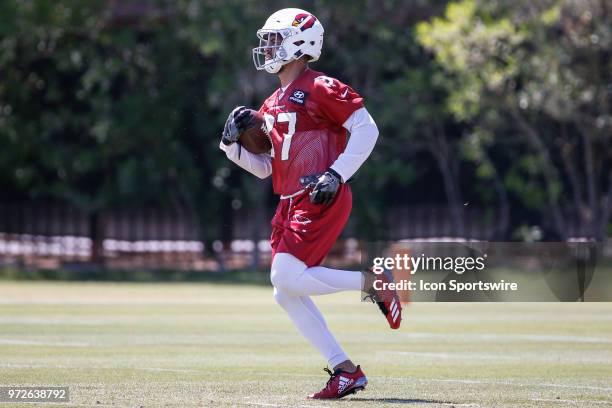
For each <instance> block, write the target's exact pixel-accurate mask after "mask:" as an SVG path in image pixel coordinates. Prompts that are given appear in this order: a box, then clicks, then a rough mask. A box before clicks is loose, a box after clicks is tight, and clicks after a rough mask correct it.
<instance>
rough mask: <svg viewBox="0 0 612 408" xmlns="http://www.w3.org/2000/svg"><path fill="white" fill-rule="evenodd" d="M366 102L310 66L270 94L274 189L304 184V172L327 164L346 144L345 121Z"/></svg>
mask: <svg viewBox="0 0 612 408" xmlns="http://www.w3.org/2000/svg"><path fill="white" fill-rule="evenodd" d="M362 107H363V98H362V97H361V96H359V94H357V93H356V92H355V91H354V90H353V89H351V87H349V86H348V85H345V84H343V83H342V82H340V81H338V80H337V79H335V78H330V77H328V76H325V75H324V74H323V73H321V72H317V71H313V70H311V69H309V68H306V69H305V70H304V71H303V72H302V73H301V74H300V75H299V76H298V77H297V78H296V79H295V80H294V81H293V82H292V83H291V84H290V85H289V86H288V87H287V89H286V90H285V92H284V93H281V89H278V90H277V91H276V92H274V93H273V94H272V95H270V96H269V97H268V99H266V101H265V102H264V103H263V105H262V106H261V108H260V109H259V112H260V113H261V114H262V115H264V118H265V121H266V127H267V129H268V133H269V135H270V138H271V139H272V151H271V154H272V183H273V186H274V192H275V193H276V194H281V195H290V194H293V193H295V192H296V191H299V190H301V189H302V188H303V187H302V186H301V185H300V181H299V180H300V177H301V176H306V175H309V174H314V173H321V172H324V171H325V170H327V169H328V168H329V166H331V165H332V164H333V163H334V161H336V159H337V158H338V156H339V155H340V153H342V152H343V151H344V148H345V147H346V136H347V131H346V129H344V128H343V127H342V125H343V124H344V122H346V120H347V119H348V118H349V116H351V114H352V113H353V112H355V111H356V110H357V109H359V108H362Z"/></svg>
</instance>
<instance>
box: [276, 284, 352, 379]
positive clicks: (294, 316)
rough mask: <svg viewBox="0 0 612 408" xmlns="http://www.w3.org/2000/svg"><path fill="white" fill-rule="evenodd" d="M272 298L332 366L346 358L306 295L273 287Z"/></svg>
mask: <svg viewBox="0 0 612 408" xmlns="http://www.w3.org/2000/svg"><path fill="white" fill-rule="evenodd" d="M274 299H275V300H276V302H277V303H278V304H279V305H280V306H281V307H282V308H283V309H285V311H286V312H287V314H288V315H289V317H290V318H291V320H292V321H293V324H294V325H295V326H296V327H297V328H298V330H299V331H300V332H301V333H302V336H304V337H305V338H306V340H308V341H309V342H310V344H312V345H313V346H314V347H316V348H317V349H318V350H319V352H320V353H321V354H322V355H323V357H325V359H326V360H327V361H328V363H329V365H330V366H331V367H332V368H333V367H335V366H337V365H338V364H340V363H342V362H343V361H346V360H348V357H347V355H346V353H345V352H344V350H342V347H340V344H338V341H337V340H336V338H335V337H334V335H333V334H332V333H331V332H330V331H329V329H328V327H327V323H325V319H324V318H323V316H322V315H321V312H319V309H318V308H317V306H316V305H315V304H314V303H313V302H312V300H311V299H310V298H309V297H308V296H294V295H291V294H288V293H284V292H281V291H279V290H278V288H274Z"/></svg>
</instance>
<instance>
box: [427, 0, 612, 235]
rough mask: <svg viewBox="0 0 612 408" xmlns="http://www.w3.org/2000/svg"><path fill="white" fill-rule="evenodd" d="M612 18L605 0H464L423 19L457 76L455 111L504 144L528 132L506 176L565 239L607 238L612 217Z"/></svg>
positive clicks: (432, 46) (440, 58) (437, 51)
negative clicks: (503, 0) (502, 0)
mask: <svg viewBox="0 0 612 408" xmlns="http://www.w3.org/2000/svg"><path fill="white" fill-rule="evenodd" d="M611 23H612V21H611V17H610V12H609V10H608V9H607V6H606V2H605V1H597V0H567V1H561V0H558V1H544V2H538V3H537V4H533V3H530V2H515V3H512V4H510V3H497V2H480V1H475V0H465V1H461V2H457V3H452V4H450V5H449V6H448V8H447V10H446V13H445V15H444V17H442V18H435V19H433V21H431V22H429V23H421V24H420V25H419V27H418V35H419V39H420V41H421V42H422V44H423V45H424V46H425V47H427V48H428V49H429V50H431V51H432V52H433V54H434V55H435V58H436V61H437V62H438V63H439V64H440V65H441V66H443V67H444V68H445V70H446V71H447V72H448V74H449V75H450V76H452V77H453V78H454V79H455V80H454V81H453V86H452V88H449V92H450V96H449V99H448V105H449V109H450V110H451V112H453V114H454V115H455V117H457V118H458V119H461V120H467V121H471V122H473V123H474V124H475V125H476V127H477V129H479V132H478V134H481V135H484V134H486V135H489V136H491V137H493V143H494V144H495V145H496V146H498V150H499V147H501V146H502V145H508V143H507V142H506V141H504V140H503V139H504V138H509V137H512V136H513V135H517V136H518V137H520V139H519V140H520V142H518V141H517V143H516V145H515V146H514V150H513V152H514V153H513V154H518V155H519V159H518V160H515V161H514V162H513V163H511V164H510V166H509V168H508V169H506V172H507V173H506V178H505V182H506V185H507V186H508V188H509V189H510V190H511V191H513V192H514V193H515V194H517V195H518V196H519V197H520V199H521V200H522V201H523V202H524V203H526V204H527V205H529V206H532V207H535V208H537V209H538V210H539V211H540V212H541V213H542V214H543V215H544V217H546V218H548V216H547V215H549V217H550V221H551V223H552V230H554V232H555V233H556V234H557V235H558V236H559V237H561V238H569V237H571V236H589V237H593V238H596V239H602V238H603V237H605V227H606V225H608V223H609V219H610V206H611V202H612V171H611V170H610V168H611V166H610V160H612V154H611V153H612V151H611V146H612V143H611V137H612V136H611V135H612V132H611V130H612V121H611V116H610V93H609V91H608V90H607V88H608V86H609V83H610V72H612V66H611V61H610V49H611V44H612V35H611V34H610V29H609V27H610V26H612V25H611ZM492 135H494V136H492ZM540 190H542V191H544V194H543V195H540V194H539V191H540Z"/></svg>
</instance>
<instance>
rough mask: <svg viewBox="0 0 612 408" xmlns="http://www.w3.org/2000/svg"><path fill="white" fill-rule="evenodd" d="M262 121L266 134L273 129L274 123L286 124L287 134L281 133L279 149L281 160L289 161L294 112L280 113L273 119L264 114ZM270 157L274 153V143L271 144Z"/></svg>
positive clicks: (294, 119)
mask: <svg viewBox="0 0 612 408" xmlns="http://www.w3.org/2000/svg"><path fill="white" fill-rule="evenodd" d="M264 120H265V121H266V129H267V130H268V133H269V132H271V131H272V129H273V128H274V121H275V120H278V123H284V122H287V123H288V129H287V133H283V147H282V149H281V160H289V148H290V147H291V138H292V137H293V134H294V133H295V122H296V121H297V114H296V113H295V112H281V113H279V114H278V116H277V118H276V119H275V118H274V116H272V115H270V114H269V113H265V114H264ZM271 154H272V157H274V156H275V153H274V143H273V144H272V152H271Z"/></svg>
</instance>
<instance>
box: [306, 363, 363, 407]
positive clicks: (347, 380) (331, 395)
mask: <svg viewBox="0 0 612 408" xmlns="http://www.w3.org/2000/svg"><path fill="white" fill-rule="evenodd" d="M324 370H325V371H326V372H327V373H328V374H329V376H330V377H329V380H327V384H326V385H325V388H323V389H322V390H321V391H319V392H317V393H316V394H311V395H309V396H308V398H311V399H338V398H342V397H345V396H347V395H349V394H354V393H356V392H357V391H361V390H364V389H365V386H366V385H368V379H367V378H366V376H365V374H364V373H363V371H361V366H357V370H355V372H354V373H349V372H346V371H342V370H336V371H334V372H333V373H332V372H331V370H330V369H329V368H327V367H326V368H324Z"/></svg>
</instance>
